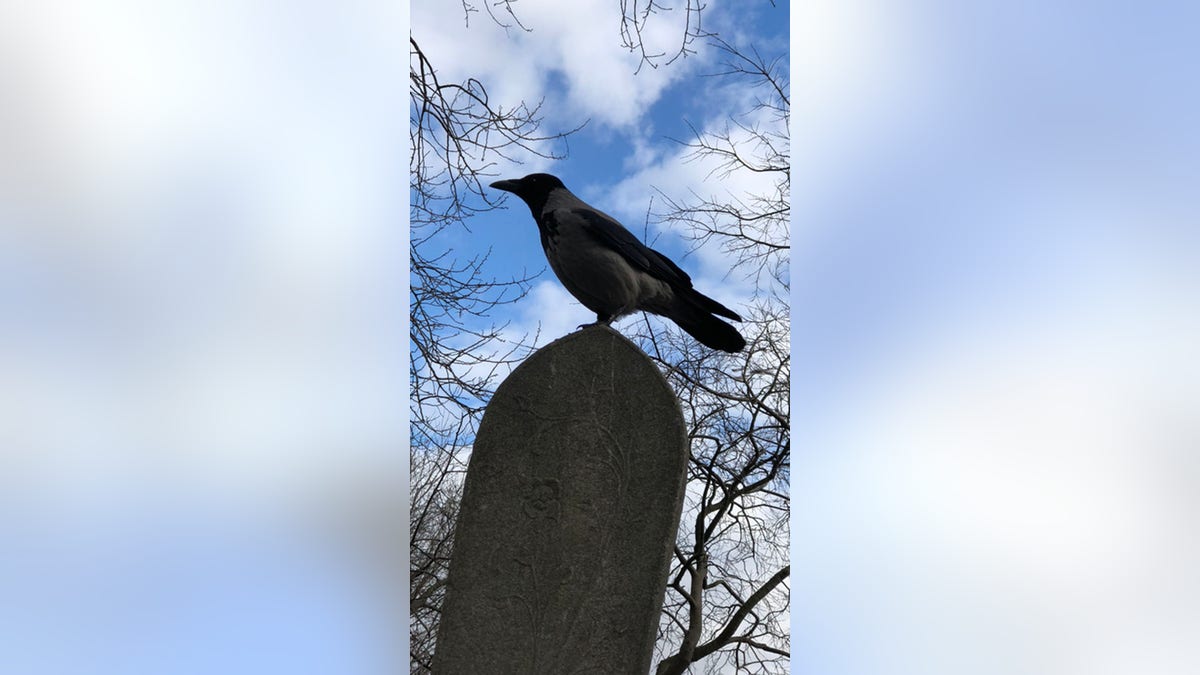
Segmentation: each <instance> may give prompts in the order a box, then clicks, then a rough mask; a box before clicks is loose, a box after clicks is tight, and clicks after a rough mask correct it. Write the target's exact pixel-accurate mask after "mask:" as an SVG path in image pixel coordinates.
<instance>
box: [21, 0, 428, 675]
mask: <svg viewBox="0 0 1200 675" xmlns="http://www.w3.org/2000/svg"><path fill="white" fill-rule="evenodd" d="M406 31H407V9H406V8H405V7H402V6H396V5H393V4H391V3H379V2H348V3H337V4H336V5H333V4H329V3H309V2H298V3H245V2H226V1H223V0H218V1H217V2H211V1H207V0H206V1H205V2H190V1H183V2H167V3H145V2H123V1H121V0H117V1H105V2H65V3H4V4H3V6H2V7H0V303H2V305H0V307H2V309H0V541H2V544H0V550H2V553H0V597H2V598H3V601H2V602H0V636H2V637H0V672H4V673H14V674H15V673H29V674H38V675H41V674H42V673H54V674H57V673H113V674H116V673H284V672H286V673H366V672H396V671H397V670H398V667H397V665H396V663H397V662H398V661H400V659H401V658H403V661H402V662H401V663H403V662H406V661H407V656H406V654H405V653H404V649H403V635H404V634H405V631H404V627H405V624H406V617H405V611H404V608H403V607H402V603H400V602H399V601H398V599H399V598H403V597H404V596H403V595H402V594H400V591H401V590H403V589H404V588H405V587H406V586H407V576H406V575H402V574H400V573H399V570H400V569H403V568H404V567H405V564H404V562H403V560H402V558H401V557H400V556H401V555H402V553H403V551H404V547H402V546H400V545H399V543H398V542H399V541H403V536H404V525H403V523H404V522H405V518H404V509H405V504H406V500H405V491H406V485H405V464H406V460H405V448H406V444H407V428H406V422H405V416H406V410H407V406H406V398H407V394H406V387H407V384H406V379H405V359H404V344H405V340H406V327H405V322H406V316H407V312H406V310H405V307H406V303H407V296H406V279H407V271H406V266H407V256H406V249H407V245H406V231H405V228H406V225H405V223H406V219H407V211H406V209H405V206H406V195H405V190H404V185H405V184H406V183H405V180H406V177H407V164H406V161H405V160H406V151H405V145H406V143H407V140H406V136H405V135H404V133H403V132H404V128H405V116H406V114H407V99H406V94H405V88H404V86H403V84H404V80H405V71H404V69H403V66H404V63H405V61H406V58H407V46H406V44H405V39H404V38H405V33H406ZM393 590H394V591H395V593H396V595H395V596H392V595H390V594H391V593H392V591H393Z"/></svg>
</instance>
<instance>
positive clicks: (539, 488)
mask: <svg viewBox="0 0 1200 675" xmlns="http://www.w3.org/2000/svg"><path fill="white" fill-rule="evenodd" d="M558 495H559V489H558V481H557V480H554V479H552V478H546V479H541V480H536V481H534V482H533V483H532V484H531V485H530V486H529V491H528V492H526V493H525V500H524V502H523V503H522V504H521V509H522V510H524V511H525V515H526V516H529V517H530V518H532V519H534V520H542V519H545V520H557V519H558V511H559V502H558Z"/></svg>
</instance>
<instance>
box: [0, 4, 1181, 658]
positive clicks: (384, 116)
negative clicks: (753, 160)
mask: <svg viewBox="0 0 1200 675" xmlns="http://www.w3.org/2000/svg"><path fill="white" fill-rule="evenodd" d="M614 4H616V3H609V2H580V3H571V7H572V12H571V13H570V14H569V15H568V14H564V13H562V12H561V11H559V8H561V7H562V6H563V3H560V2H549V0H544V1H542V0H539V1H536V2H535V1H534V0H522V2H521V3H518V6H519V7H520V8H522V11H525V12H526V14H525V15H524V17H523V18H528V19H529V22H530V23H531V24H533V25H532V26H531V27H532V28H534V31H533V32H532V33H528V34H526V33H518V32H512V33H509V34H506V33H505V32H504V31H502V30H498V29H496V28H494V27H492V26H491V25H489V24H487V22H486V21H485V20H482V19H480V18H479V17H476V18H475V19H474V20H473V21H472V25H471V28H470V29H469V30H470V32H469V33H465V32H464V28H463V22H462V20H461V16H460V15H459V12H460V11H461V6H460V5H459V3H424V4H423V5H422V6H420V7H415V8H414V9H413V17H414V20H415V21H416V22H417V25H418V28H416V29H415V30H418V31H420V28H419V26H420V23H421V22H422V21H428V22H429V23H428V24H427V25H430V26H437V28H436V30H435V29H428V31H426V32H424V33H421V34H419V37H420V36H421V35H424V36H425V37H420V39H421V40H422V45H423V47H425V48H427V49H428V50H429V51H430V55H431V56H432V57H434V58H435V60H437V61H438V62H439V63H440V64H441V65H442V67H443V68H444V73H445V74H446V75H447V76H450V75H455V74H459V75H465V74H470V75H475V76H479V77H481V78H483V79H484V81H485V82H486V83H488V85H489V87H490V89H491V91H492V92H493V94H494V95H495V96H497V97H500V98H501V99H504V100H512V99H515V98H521V97H527V96H529V94H530V93H531V92H532V93H537V94H539V95H540V94H544V95H546V96H547V98H548V100H549V101H551V102H553V105H551V106H548V108H547V111H548V112H549V113H550V114H549V115H548V118H547V122H546V123H547V127H548V128H554V127H556V126H558V125H559V124H562V125H563V126H574V125H575V123H577V121H578V119H579V118H582V117H586V118H590V119H591V120H592V122H591V123H590V124H589V126H588V127H587V128H586V130H585V131H584V132H582V133H581V134H579V135H578V136H577V137H576V138H574V139H572V140H571V155H570V158H569V159H568V160H566V161H564V162H561V163H559V165H556V166H554V167H550V166H549V165H534V164H527V165H524V166H522V167H511V168H509V167H498V170H499V171H500V173H501V174H502V175H504V176H506V177H511V176H513V175H521V174H523V173H526V172H528V171H532V170H540V169H551V170H553V171H555V172H556V173H559V174H560V175H562V176H563V177H564V178H566V179H567V181H568V184H569V185H570V186H571V187H572V188H573V189H575V191H576V192H577V193H579V194H580V195H581V196H583V197H584V198H585V199H588V200H590V201H592V203H594V204H595V205H596V206H598V207H600V208H602V209H604V210H606V211H608V212H610V213H612V214H613V215H616V216H618V217H620V218H622V219H623V220H624V221H625V222H626V224H627V225H629V226H630V227H631V228H632V229H634V230H635V231H639V232H640V231H641V228H642V225H643V222H642V217H643V215H644V212H645V204H646V199H647V198H648V194H649V191H648V190H647V187H648V186H649V185H654V186H657V187H660V188H662V189H664V190H666V191H668V192H671V191H679V190H683V189H686V188H688V187H695V186H697V185H704V176H705V171H703V167H697V166H694V165H687V164H682V163H680V162H679V156H678V154H677V148H674V147H673V146H671V145H670V144H669V143H667V142H666V141H665V140H664V137H666V136H670V135H678V134H680V133H681V130H680V125H679V119H680V117H681V115H682V116H686V117H687V118H688V119H690V120H692V121H693V122H695V123H697V124H698V125H701V126H703V125H704V124H706V123H708V122H710V121H712V120H714V119H720V114H719V113H720V111H721V106H720V105H714V104H713V102H714V101H717V102H719V100H720V98H719V97H720V95H721V94H722V92H720V91H713V90H711V89H708V88H706V87H705V84H710V83H707V82H705V83H702V84H700V85H696V84H695V83H694V81H693V80H692V79H689V78H691V77H692V76H693V75H694V74H695V73H696V72H699V71H700V70H701V69H702V66H703V65H704V61H703V59H704V55H698V56H697V58H695V59H689V61H687V62H684V63H683V64H681V65H680V64H677V65H676V66H673V67H671V68H663V69H660V70H658V71H651V72H643V73H642V74H640V75H638V76H636V77H634V76H633V75H632V73H631V69H630V63H629V61H628V58H627V55H625V54H623V53H622V52H621V51H620V50H619V49H618V48H617V45H616V43H615V40H616V35H615V25H614V24H615V19H614V18H613V16H612V13H613V8H612V7H610V6H609V5H614ZM1018 5H1020V6H1018ZM735 7H736V8H737V9H736V15H734V14H733V11H734V8H735ZM709 11H710V16H711V20H712V21H713V24H712V25H711V26H710V27H713V28H718V27H725V26H728V25H729V24H728V23H726V22H729V21H731V20H732V19H737V22H736V25H737V27H738V29H741V30H745V31H748V32H751V33H754V32H760V33H761V32H766V33H768V34H769V35H770V36H772V37H775V36H778V35H779V33H780V31H782V28H783V25H784V23H783V22H782V21H776V20H775V19H774V18H771V19H768V18H767V17H773V16H775V15H778V14H782V13H783V11H784V10H783V8H776V9H768V8H766V7H764V8H763V10H762V13H761V14H758V15H756V19H761V22H757V21H747V20H746V18H745V17H746V16H747V13H746V10H745V9H744V4H737V5H734V4H733V3H719V2H713V3H709ZM792 11H793V16H792V17H791V18H792V20H793V24H792V30H791V40H792V56H793V66H792V69H791V82H792V96H793V103H794V106H793V116H792V124H793V129H792V141H793V150H792V158H793V200H794V209H793V218H794V221H793V229H792V232H793V261H792V270H793V275H794V279H793V298H792V301H793V304H792V313H793V317H794V322H795V327H796V328H795V332H794V335H793V365H794V366H795V375H796V377H795V381H796V383H797V384H796V390H795V392H794V400H793V410H795V411H796V413H797V416H796V420H795V421H794V426H795V440H796V441H797V442H796V443H795V444H794V446H793V447H794V448H795V456H794V459H793V466H792V476H793V481H794V485H793V491H794V500H793V510H794V523H793V529H794V531H793V563H794V565H793V570H794V576H793V584H792V589H793V612H794V613H793V630H794V636H793V650H794V652H795V654H796V657H795V658H794V660H793V661H794V668H795V670H796V672H804V673H821V674H842V673H846V674H849V673H863V672H889V673H905V672H912V673H943V672H944V673H962V672H977V673H989V672H996V673H1006V674H1007V673H1014V672H1020V673H1024V672H1029V673H1039V672H1053V673H1056V674H1063V673H1065V674H1068V675H1069V674H1072V673H1080V674H1081V675H1082V674H1087V675H1093V674H1096V673H1101V674H1106V673H1114V674H1115V673H1146V672H1152V673H1165V674H1168V675H1173V674H1174V673H1192V672H1195V666H1196V663H1197V662H1200V654H1198V653H1197V648H1196V646H1195V644H1196V641H1195V639H1194V631H1195V626H1196V625H1197V621H1198V620H1200V619H1198V617H1200V580H1198V579H1197V576H1196V572H1195V570H1197V569H1200V542H1198V541H1197V539H1196V536H1195V526H1194V523H1195V522H1196V518H1197V516H1200V502H1198V501H1197V497H1196V495H1198V494H1200V489H1198V488H1200V463H1198V461H1197V457H1198V456H1200V454H1198V449H1197V443H1198V439H1200V433H1198V431H1200V429H1198V428H1197V420H1198V419H1200V414H1198V413H1200V411H1198V410H1197V405H1198V403H1197V402H1200V392H1198V391H1197V383H1198V382H1200V372H1198V370H1197V359H1196V357H1195V348H1194V345H1195V344H1197V343H1200V323H1198V321H1197V316H1198V314H1197V312H1196V309H1197V308H1196V300H1195V298H1196V297H1200V278H1198V274H1200V273H1198V271H1197V270H1200V264H1198V263H1200V241H1198V238H1200V233H1198V228H1197V223H1198V222H1200V217H1198V216H1200V214H1198V213H1197V210H1198V209H1197V207H1196V197H1195V185H1196V184H1197V183H1198V181H1197V178H1200V159H1198V158H1200V132H1198V127H1197V125H1196V123H1195V120H1196V119H1200V109H1198V108H1200V105H1198V104H1200V101H1198V100H1197V97H1198V96H1200V87H1197V86H1196V85H1197V81H1196V80H1197V73H1196V69H1195V66H1194V65H1193V64H1195V63H1200V54H1197V51H1198V50H1200V46H1198V45H1200V43H1197V41H1196V40H1195V26H1197V25H1200V23H1198V21H1197V19H1198V18H1200V17H1197V10H1196V9H1195V8H1194V7H1193V6H1192V5H1191V4H1190V3H1183V2H1161V3H1155V4H1153V6H1151V5H1148V4H1145V3H1120V2H1102V3H1076V2H1048V3H1038V4H1037V5H1036V6H1030V5H1029V4H1028V3H1018V4H1014V3H1006V2H991V1H986V2H984V1H979V2H971V3H939V2H913V3H898V2H881V1H880V2H872V1H869V0H864V1H862V2H849V3H848V2H834V1H833V0H828V1H826V0H821V1H815V2H807V3H803V4H798V5H796V6H795V7H793V8H792ZM407 17H408V8H407V7H405V6H403V5H402V4H397V5H394V6H393V5H391V4H388V3H379V2H374V1H371V0H363V1H362V2H349V3H339V4H338V5H337V6H336V7H334V6H331V5H328V4H324V3H307V2H301V3H288V4H286V6H285V5H272V4H266V5H250V4H247V3H242V2H233V1H228V2H222V1H218V2H211V1H209V2H203V3H201V2H177V3H164V4H155V5H152V6H148V5H146V4H145V3H137V2H125V1H120V0H113V1H112V2H108V3H103V4H97V3H84V2H77V3H55V4H54V5H53V6H50V5H44V4H43V5H39V6H33V5H25V6H16V5H13V6H6V7H5V8H4V9H2V10H0V95H2V96H3V98H4V100H5V101H6V105H4V106H2V107H0V299H2V302H3V305H2V306H3V312H2V313H0V328H2V330H0V372H3V373H4V376H3V377H0V481H2V485H0V488H2V489H0V536H3V537H4V539H5V546H4V550H5V551H6V554H5V555H4V556H3V557H0V595H2V596H3V597H4V598H5V602H4V603H3V605H2V606H0V636H3V637H0V671H3V672H37V673H55V674H57V673H84V672H86V673H89V674H90V673H114V674H115V673H122V674H126V673H136V672H145V673H156V674H158V673H190V672H215V671H220V672H235V673H236V672H246V673H263V672H288V673H295V672H314V673H318V672H321V673H324V672H338V673H345V672H362V673H368V672H382V671H385V670H386V665H385V664H387V663H388V659H389V658H395V657H396V655H395V654H394V653H393V652H391V651H390V650H391V649H394V647H395V645H394V644H392V642H393V641H394V639H395V637H396V636H397V635H399V634H402V633H403V624H404V621H403V618H402V616H401V617H397V616H396V615H394V614H392V612H393V611H394V609H395V608H394V605H393V604H392V603H391V600H392V599H393V598H394V597H396V596H399V595H403V594H402V593H401V592H400V591H402V590H403V588H404V586H405V585H406V584H407V576H406V574H402V573H401V572H400V570H403V568H404V563H403V558H402V556H401V555H399V554H398V553H396V552H394V551H392V550H391V549H389V548H388V547H387V546H386V545H384V544H386V542H387V541H389V540H390V539H392V538H399V539H403V537H402V534H397V532H396V530H395V528H396V527H398V525H397V523H401V522H403V520H404V518H403V517H402V516H401V515H400V514H402V513H403V509H404V508H405V506H404V505H405V503H406V499H405V498H404V494H405V479H404V476H403V467H404V461H405V460H404V455H405V453H404V451H403V450H404V448H405V444H406V442H407V433H408V432H407V428H406V422H405V420H404V414H405V412H404V411H405V410H406V409H407V394H406V391H405V386H406V385H405V384H404V383H405V382H406V378H405V376H404V368H405V364H406V363H407V359H406V354H405V353H404V345H405V340H406V337H405V335H406V330H405V319H406V317H405V311H404V308H405V305H406V302H407V300H406V298H407V290H406V286H405V284H406V281H407V269H406V267H405V265H406V262H405V261H406V257H405V251H406V241H405V231H404V222H405V220H406V218H407V216H406V213H407V208H406V204H405V197H406V194H405V192H406V191H405V190H404V186H405V185H407V183H406V182H405V181H406V178H407V164H406V160H407V157H408V155H407V152H406V151H405V147H404V145H405V142H406V141H405V135H404V134H405V131H406V129H405V125H406V124H407V114H408V111H407V100H406V97H407V92H406V88H405V86H404V83H405V76H406V73H405V70H404V67H405V65H406V61H407V58H408V56H407V44H406V43H405V41H404V40H403V36H404V34H405V32H406V31H407ZM707 20H708V19H706V21H707ZM597 26H613V31H612V33H611V34H609V33H608V32H606V31H602V30H598V29H597V28H596V27H597ZM671 35H673V31H672V30H671V26H670V25H668V24H664V25H663V30H662V34H661V35H658V34H656V35H655V36H653V37H654V39H661V40H666V39H669V38H670V36H671ZM514 40H520V42H519V43H518V42H514ZM463 44H470V45H471V46H472V48H471V49H463V48H462V45H463ZM580 54H585V55H586V58H575V56H576V55H580ZM724 93H728V92H724ZM472 229H473V232H474V235H473V237H472V238H471V239H470V241H469V242H468V241H467V240H466V239H464V240H463V242H462V246H463V247H464V249H463V250H468V249H467V247H468V246H477V247H483V246H485V245H495V246H496V247H497V251H498V255H497V258H496V260H495V270H496V272H497V274H499V275H503V274H504V273H505V269H520V268H522V267H524V268H528V269H536V268H540V267H542V265H543V262H542V260H543V258H542V255H541V252H540V251H539V250H538V246H537V243H536V242H537V239H536V235H535V233H534V229H533V225H532V223H531V221H530V219H529V215H528V213H527V211H526V210H525V208H524V206H522V205H520V204H516V203H510V204H509V208H508V209H507V210H503V211H497V212H495V213H494V214H490V215H489V216H487V217H486V218H482V217H481V218H479V219H478V222H473V223H472ZM650 232H651V235H652V236H657V237H658V243H657V244H656V246H660V247H661V248H662V249H663V250H665V251H667V252H669V253H671V254H672V255H676V256H680V255H682V253H683V252H684V251H685V246H684V244H683V243H682V242H681V241H680V240H679V239H678V237H677V235H676V233H673V232H669V231H658V230H656V229H654V228H651V230H650ZM684 266H685V268H687V269H688V271H689V272H690V273H692V275H693V277H695V278H696V279H697V286H699V287H700V288H702V289H712V291H713V293H712V294H714V295H716V296H717V297H719V298H721V299H722V300H724V299H725V298H726V297H728V296H726V295H725V294H729V295H730V296H732V297H733V300H732V301H731V302H732V303H734V304H735V305H736V303H737V302H739V301H741V300H742V299H744V297H745V296H746V294H747V288H746V287H745V286H744V285H743V283H742V282H741V281H740V280H739V279H738V278H737V277H736V275H734V276H728V277H727V276H726V273H727V272H728V269H727V265H725V264H724V263H723V261H722V259H721V256H720V255H714V254H713V252H712V251H700V252H697V253H694V254H692V255H690V256H687V257H686V258H684ZM539 281H540V282H544V283H539V284H538V285H537V286H536V288H535V290H534V293H533V294H532V295H531V296H530V297H529V298H527V299H526V301H525V302H524V303H522V304H521V305H519V306H516V307H513V308H512V311H513V312H514V314H513V315H512V317H511V318H512V319H513V320H514V322H515V323H514V329H526V328H530V327H532V326H535V325H537V324H538V323H539V322H540V323H541V325H542V326H543V328H544V330H545V336H546V337H547V338H552V337H554V336H556V335H560V334H562V333H563V332H566V331H567V330H570V329H571V328H573V327H574V325H575V324H577V323H579V322H581V321H585V320H589V319H590V317H589V316H588V315H587V313H586V311H584V310H582V309H581V308H578V309H575V310H571V313H567V314H564V313H563V312H562V311H560V310H561V308H562V307H563V306H567V307H571V306H572V305H571V303H572V302H573V301H571V300H570V298H569V296H567V295H566V294H565V293H564V292H563V291H561V289H560V288H559V287H558V286H557V284H556V282H555V281H554V280H553V278H552V277H551V276H550V275H549V273H547V274H546V275H545V276H544V277H543V278H542V279H541V280H539ZM706 292H707V290H706ZM575 312H577V313H575ZM504 318H505V317H504V316H498V317H497V319H500V320H503V319H504ZM389 569H390V570H393V571H395V572H396V575H395V577H390V576H388V575H387V574H381V573H380V570H389ZM376 575H378V576H376ZM393 594H394V595H393ZM400 657H401V658H403V657H404V655H403V654H401V655H400Z"/></svg>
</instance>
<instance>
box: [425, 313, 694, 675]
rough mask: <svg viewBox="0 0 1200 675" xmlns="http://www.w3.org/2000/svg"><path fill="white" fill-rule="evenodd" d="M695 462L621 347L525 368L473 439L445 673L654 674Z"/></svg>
mask: <svg viewBox="0 0 1200 675" xmlns="http://www.w3.org/2000/svg"><path fill="white" fill-rule="evenodd" d="M687 458H688V453H687V447H686V433H685V430H684V425H683V416H682V414H681V413H680V410H679V402H678V400H677V399H676V398H675V395H674V393H673V392H672V391H671V389H670V387H669V386H668V385H667V382H666V380H665V379H664V378H663V376H662V374H661V373H659V371H658V369H657V368H655V367H654V365H653V363H651V362H650V360H649V359H648V358H647V357H646V355H645V354H644V353H642V352H641V350H639V349H638V348H637V347H636V346H635V345H634V344H633V343H632V342H630V341H629V340H627V339H625V338H624V337H622V336H621V335H620V334H618V333H616V332H615V331H613V330H612V329H609V328H607V327H591V328H587V329H584V330H581V331H578V332H575V333H572V334H570V335H568V336H566V337H564V338H561V339H559V340H556V341H555V342H553V343H551V344H549V345H547V346H546V347H543V348H542V349H540V350H538V351H537V352H536V353H534V354H533V355H532V356H531V357H529V359H527V360H526V361H525V362H524V363H523V364H521V365H520V366H519V367H518V368H517V369H516V370H514V371H513V373H512V374H511V375H510V376H509V377H508V379H506V380H505V381H504V383H503V384H501V385H500V387H499V389H498V390H497V391H496V394H495V396H494V397H493V398H492V401H491V403H490V405H489V406H488V409H487V411H486V413H485V414H484V417H483V420H482V422H481V424H480V427H479V434H478V436H477V438H476V440H475V446H474V449H473V451H472V455H471V461H470V465H469V468H468V471H467V477H466V484H465V486H464V493H463V501H462V509H461V511H460V514H459V519H458V525H457V529H456V530H455V538H454V553H453V558H452V560H451V565H450V576H449V580H448V586H447V592H446V599H445V604H444V608H443V613H442V619H441V627H440V629H439V632H438V643H437V651H436V654H435V657H434V672H435V673H436V674H437V675H506V674H513V675H517V674H520V675H565V674H567V673H587V674H595V675H601V674H603V675H612V674H614V673H615V674H625V673H629V674H636V673H646V672H647V671H648V670H649V669H650V660H651V657H652V649H653V646H654V639H655V635H656V632H657V627H658V620H659V612H660V610H661V608H662V601H663V594H664V591H665V587H666V581H667V573H668V569H669V564H670V559H671V552H672V548H673V545H674V541H675V533H676V529H677V527H678V524H679V512H680V508H681V505H682V502H683V491H684V484H685V482H686V470H687Z"/></svg>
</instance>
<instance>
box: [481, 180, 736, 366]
mask: <svg viewBox="0 0 1200 675" xmlns="http://www.w3.org/2000/svg"><path fill="white" fill-rule="evenodd" d="M492 187H494V188H496V189H497V190H505V191H507V192H511V193H513V194H515V195H516V196H518V197H520V198H521V199H522V200H524V202H525V203H526V204H528V205H529V210H530V211H532V212H533V219H534V220H535V221H537V226H538V231H539V232H540V233H541V237H542V249H544V250H545V251H546V260H548V261H549V262H550V268H551V269H553V270H554V274H556V275H557V276H558V280H559V281H561V282H562V285H563V286H565V287H566V288H567V290H568V291H570V293H571V295H573V296H575V298H576V299H577V300H579V302H581V303H583V306H584V307H587V308H588V309H590V310H592V311H593V312H595V313H596V323H602V324H605V325H608V324H611V323H612V322H613V320H615V319H617V318H620V317H622V316H625V315H626V314H631V313H633V312H636V311H638V310H643V311H646V312H650V313H652V314H657V315H659V316H665V317H666V318H668V319H670V320H672V321H674V322H675V323H677V324H679V327H680V328H682V329H683V330H685V331H687V332H688V334H689V335H691V336H692V337H694V338H696V339H697V340H699V341H700V343H701V344H704V345H706V346H708V347H712V348H713V349H720V350H722V351H726V352H739V351H741V350H742V349H743V348H744V347H745V346H746V340H745V339H743V338H742V336H741V334H739V333H738V332H737V329H735V328H734V327H733V326H731V325H729V324H728V323H725V322H724V321H722V320H720V319H718V318H717V317H715V316H713V315H714V314H718V315H720V316H723V317H725V318H727V319H733V320H734V321H741V320H742V317H740V316H738V315H737V314H736V313H734V312H733V310H731V309H729V308H728V307H726V306H724V305H722V304H721V303H719V302H717V301H716V300H713V299H712V298H709V297H707V296H705V295H703V294H702V293H700V292H699V291H697V290H696V289H694V288H692V279H691V277H689V276H688V275H687V273H686V272H684V271H683V270H681V269H679V266H678V265H676V264H675V263H673V262H671V260H670V259H668V258H667V257H666V256H665V255H663V254H661V253H659V252H658V251H655V250H654V249H652V248H650V247H648V246H646V245H645V244H643V243H642V242H640V241H638V240H637V237H635V236H633V234H632V233H631V232H630V231H629V230H627V229H625V227H624V226H623V225H621V224H620V223H618V222H617V221H616V219H615V218H613V217H612V216H609V215H607V214H605V213H603V212H601V211H599V210H597V209H595V208H592V207H591V206H588V205H587V204H586V203H585V202H584V201H583V200H582V199H580V198H579V197H576V196H575V195H573V194H571V191H570V190H568V189H567V188H566V187H565V186H564V185H563V183H562V181H561V180H559V179H558V178H556V177H554V176H551V175H550V174H548V173H534V174H530V175H528V176H525V177H524V178H520V179H514V180H501V181H496V182H495V183H492ZM593 325H594V324H593Z"/></svg>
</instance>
